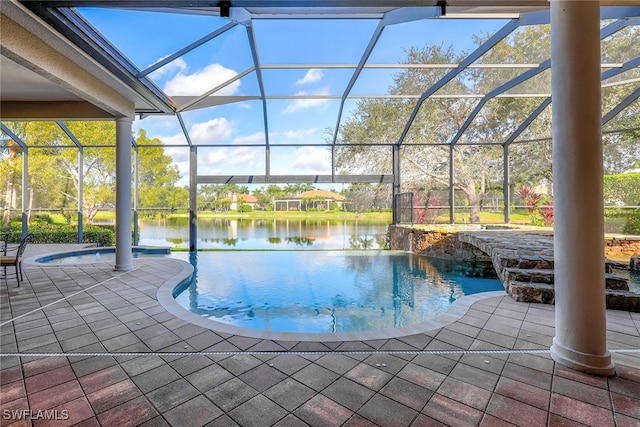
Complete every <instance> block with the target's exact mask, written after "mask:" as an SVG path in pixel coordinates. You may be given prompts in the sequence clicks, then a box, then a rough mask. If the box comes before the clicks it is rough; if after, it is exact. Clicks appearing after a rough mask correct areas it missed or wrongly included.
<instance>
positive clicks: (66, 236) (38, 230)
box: [7, 221, 116, 246]
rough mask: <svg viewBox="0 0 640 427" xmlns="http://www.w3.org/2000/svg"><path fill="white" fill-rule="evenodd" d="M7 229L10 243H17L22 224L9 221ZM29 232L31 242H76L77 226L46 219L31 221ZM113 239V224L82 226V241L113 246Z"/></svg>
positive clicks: (20, 235) (20, 234) (114, 239)
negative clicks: (31, 238) (31, 236)
mask: <svg viewBox="0 0 640 427" xmlns="http://www.w3.org/2000/svg"><path fill="white" fill-rule="evenodd" d="M7 231H11V238H10V241H11V243H18V242H19V241H20V239H21V238H22V224H21V223H20V222H11V223H10V224H9V227H7ZM29 233H31V234H33V240H32V242H33V243H78V228H77V227H76V226H75V225H69V224H50V223H48V222H46V221H43V222H33V223H31V224H30V225H29ZM115 241H116V234H115V231H114V227H113V226H101V225H87V226H84V227H83V233H82V242H83V243H95V244H97V245H98V246H113V245H114V244H115Z"/></svg>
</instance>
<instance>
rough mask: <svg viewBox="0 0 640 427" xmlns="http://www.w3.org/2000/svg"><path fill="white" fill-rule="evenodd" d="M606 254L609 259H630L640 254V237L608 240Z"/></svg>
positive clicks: (606, 240) (605, 248)
mask: <svg viewBox="0 0 640 427" xmlns="http://www.w3.org/2000/svg"><path fill="white" fill-rule="evenodd" d="M604 253H605V256H606V257H607V258H609V259H629V258H631V257H632V256H633V255H635V254H640V237H631V236H624V237H609V238H606V239H605V247H604Z"/></svg>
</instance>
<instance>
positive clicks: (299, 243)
mask: <svg viewBox="0 0 640 427" xmlns="http://www.w3.org/2000/svg"><path fill="white" fill-rule="evenodd" d="M388 226H389V224H387V223H371V222H363V221H336V220H290V219H268V220H267V219H245V218H238V219H227V218H225V219H221V218H199V219H198V242H197V245H198V249H262V250H335V249H340V250H347V249H384V248H386V242H387V228H388ZM139 227H140V241H139V244H140V245H144V246H169V247H173V248H188V247H189V226H188V220H187V219H186V218H172V219H166V220H153V221H150V220H140V221H139Z"/></svg>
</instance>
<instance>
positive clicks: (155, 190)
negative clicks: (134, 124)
mask: <svg viewBox="0 0 640 427" xmlns="http://www.w3.org/2000/svg"><path fill="white" fill-rule="evenodd" d="M161 143H162V141H160V140H159V139H157V138H153V139H150V138H149V137H147V133H146V131H145V130H144V129H140V130H139V131H138V137H137V138H136V144H137V145H138V166H139V168H138V198H139V201H140V205H141V206H142V207H144V208H162V207H180V206H187V205H188V200H189V195H188V191H187V194H186V197H185V195H184V193H183V192H178V191H176V190H177V187H176V186H175V184H176V183H177V182H178V181H179V180H180V171H179V170H178V166H177V165H175V164H173V159H172V158H171V157H170V156H167V155H166V154H164V148H162V147H161V146H159V145H160V144H161ZM150 145H152V147H149V146H150Z"/></svg>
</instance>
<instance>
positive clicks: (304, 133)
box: [284, 128, 318, 139]
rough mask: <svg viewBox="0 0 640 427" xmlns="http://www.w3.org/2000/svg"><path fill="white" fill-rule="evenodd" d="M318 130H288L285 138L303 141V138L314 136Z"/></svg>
mask: <svg viewBox="0 0 640 427" xmlns="http://www.w3.org/2000/svg"><path fill="white" fill-rule="evenodd" d="M317 130H318V129H316V128H311V129H303V130H288V131H286V132H285V133H284V136H285V137H287V138H288V139H302V138H306V137H308V136H311V135H313V134H314V133H316V131H317Z"/></svg>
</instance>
